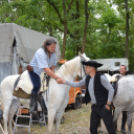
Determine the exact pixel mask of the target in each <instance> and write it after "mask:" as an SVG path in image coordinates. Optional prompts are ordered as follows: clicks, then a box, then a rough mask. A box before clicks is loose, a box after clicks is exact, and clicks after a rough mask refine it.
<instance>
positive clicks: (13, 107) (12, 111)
mask: <svg viewBox="0 0 134 134" xmlns="http://www.w3.org/2000/svg"><path fill="white" fill-rule="evenodd" d="M19 105H20V103H19V101H18V100H16V99H14V100H13V101H12V104H11V106H10V111H9V116H8V118H9V120H8V122H9V132H10V134H13V130H12V119H13V117H14V115H15V112H16V111H17V109H18V107H19Z"/></svg>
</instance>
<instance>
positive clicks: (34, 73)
mask: <svg viewBox="0 0 134 134" xmlns="http://www.w3.org/2000/svg"><path fill="white" fill-rule="evenodd" d="M56 44H57V43H56V41H55V40H54V39H53V38H49V39H47V40H46V41H45V42H44V44H43V46H42V47H41V48H39V49H38V50H37V51H36V53H35V55H34V57H33V59H32V60H31V62H30V64H29V65H28V66H27V70H28V71H29V75H30V78H31V81H32V83H33V89H32V93H31V100H30V109H29V112H30V113H33V112H34V110H35V106H36V103H37V97H38V91H39V89H40V86H41V80H40V75H41V73H42V72H44V71H45V72H46V73H47V75H49V76H50V77H52V78H53V79H55V81H56V82H57V83H59V81H60V80H61V78H60V77H58V76H57V75H56V74H55V73H54V69H55V66H56V53H55V49H56Z"/></svg>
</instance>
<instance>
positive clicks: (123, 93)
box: [106, 74, 134, 134]
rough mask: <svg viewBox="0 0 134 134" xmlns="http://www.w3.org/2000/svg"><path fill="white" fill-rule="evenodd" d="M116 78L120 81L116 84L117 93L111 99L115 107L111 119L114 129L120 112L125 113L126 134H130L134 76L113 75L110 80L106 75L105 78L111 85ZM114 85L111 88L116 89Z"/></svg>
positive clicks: (133, 104) (133, 109)
mask: <svg viewBox="0 0 134 134" xmlns="http://www.w3.org/2000/svg"><path fill="white" fill-rule="evenodd" d="M117 76H119V77H120V79H119V81H118V82H117V83H118V84H117V93H116V95H115V97H114V98H113V104H114V107H115V112H114V119H113V121H114V126H115V129H116V127H117V120H118V117H119V114H120V113H121V112H122V111H127V125H128V134H131V127H132V117H133V112H134V75H127V76H122V75H121V74H114V75H113V76H111V78H110V76H109V75H108V74H106V77H107V78H108V79H109V82H111V83H114V82H116V81H117ZM114 84H115V83H114ZM114 84H113V86H114V87H115V88H116V85H114Z"/></svg>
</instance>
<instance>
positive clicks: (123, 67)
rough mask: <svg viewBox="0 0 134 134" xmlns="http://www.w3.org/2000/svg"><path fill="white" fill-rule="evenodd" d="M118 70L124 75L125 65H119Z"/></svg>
mask: <svg viewBox="0 0 134 134" xmlns="http://www.w3.org/2000/svg"><path fill="white" fill-rule="evenodd" d="M119 71H120V74H122V75H125V73H126V71H127V70H126V68H125V66H120V69H119Z"/></svg>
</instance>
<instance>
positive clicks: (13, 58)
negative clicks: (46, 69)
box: [0, 23, 61, 83]
mask: <svg viewBox="0 0 134 134" xmlns="http://www.w3.org/2000/svg"><path fill="white" fill-rule="evenodd" d="M47 38H50V36H47V35H44V34H42V33H39V32H36V31H34V30H31V29H28V28H25V27H22V26H19V25H17V24H14V23H4V24H0V83H1V81H2V79H3V78H4V77H6V76H8V75H10V74H16V73H18V66H19V65H20V62H21V63H22V62H23V65H25V64H26V63H29V62H30V61H31V59H32V58H33V55H34V53H35V52H36V50H37V49H38V48H40V47H41V46H42V45H43V43H44V41H45V40H46V39H47ZM51 38H53V37H51ZM54 39H55V40H56V41H57V45H56V55H57V57H56V58H57V62H58V61H59V60H60V56H61V52H60V46H59V44H58V40H57V39H56V38H54Z"/></svg>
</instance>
